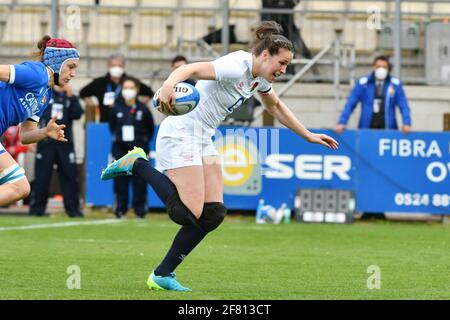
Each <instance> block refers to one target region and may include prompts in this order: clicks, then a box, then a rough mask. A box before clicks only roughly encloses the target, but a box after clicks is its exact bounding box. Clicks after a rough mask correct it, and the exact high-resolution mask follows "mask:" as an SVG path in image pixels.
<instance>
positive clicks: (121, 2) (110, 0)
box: [100, 0, 137, 7]
mask: <svg viewBox="0 0 450 320" xmlns="http://www.w3.org/2000/svg"><path fill="white" fill-rule="evenodd" d="M136 1H137V0H101V1H100V6H112V7H115V6H118V7H134V6H136Z"/></svg>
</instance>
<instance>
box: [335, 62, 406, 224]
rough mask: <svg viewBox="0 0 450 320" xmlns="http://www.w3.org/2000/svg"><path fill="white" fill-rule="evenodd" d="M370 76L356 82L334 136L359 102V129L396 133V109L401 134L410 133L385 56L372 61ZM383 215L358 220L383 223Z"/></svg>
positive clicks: (400, 94)
mask: <svg viewBox="0 0 450 320" xmlns="http://www.w3.org/2000/svg"><path fill="white" fill-rule="evenodd" d="M372 66H373V70H372V73H371V74H370V75H368V76H366V77H362V78H360V79H359V80H358V81H357V82H356V84H355V87H354V88H353V90H352V92H351V94H350V97H349V98H348V100H347V103H346V104H345V107H344V110H343V111H342V114H341V116H340V118H339V121H338V124H337V126H336V131H337V133H339V134H340V133H342V131H343V130H344V129H345V127H346V125H347V122H348V119H349V118H350V115H351V113H352V112H353V110H354V109H355V107H356V105H357V104H358V103H359V102H361V117H360V119H359V125H358V128H360V129H377V130H380V129H391V130H397V129H398V126H397V119H396V112H395V107H398V108H399V109H400V112H401V114H402V118H403V125H402V128H401V130H402V131H403V132H404V133H408V132H410V131H411V116H410V110H409V105H408V100H407V99H406V95H405V92H404V91H403V87H402V84H401V82H400V80H399V79H397V78H395V77H393V76H391V75H390V71H391V64H390V62H389V59H388V58H387V57H386V56H378V57H376V58H375V59H374V61H373V64H372ZM385 218H386V216H385V214H384V213H383V212H364V213H363V214H362V217H361V219H362V220H371V219H385Z"/></svg>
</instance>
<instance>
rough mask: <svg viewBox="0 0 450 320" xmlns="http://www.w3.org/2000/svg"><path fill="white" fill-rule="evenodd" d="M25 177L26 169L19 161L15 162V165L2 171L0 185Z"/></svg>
mask: <svg viewBox="0 0 450 320" xmlns="http://www.w3.org/2000/svg"><path fill="white" fill-rule="evenodd" d="M23 178H25V170H24V169H23V168H21V167H20V166H19V165H18V164H17V163H14V164H13V165H11V166H9V167H8V168H6V169H5V170H3V171H1V172H0V185H2V184H6V183H14V182H16V181H19V180H20V179H23Z"/></svg>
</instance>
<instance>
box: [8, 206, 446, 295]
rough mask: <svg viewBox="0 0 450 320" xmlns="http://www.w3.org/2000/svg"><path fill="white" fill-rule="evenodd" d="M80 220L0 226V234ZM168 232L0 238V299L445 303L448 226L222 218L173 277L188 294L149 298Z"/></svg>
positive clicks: (139, 224)
mask: <svg viewBox="0 0 450 320" xmlns="http://www.w3.org/2000/svg"><path fill="white" fill-rule="evenodd" d="M95 219H98V217H96V218H95ZM89 220H93V218H89V219H88V218H86V219H78V220H69V219H68V218H64V217H62V216H59V217H56V218H55V217H51V218H31V217H18V216H16V217H14V216H7V217H6V216H0V228H1V227H11V226H25V225H33V224H38V223H59V222H65V221H89ZM177 230H178V226H177V225H175V224H174V223H173V222H171V221H170V220H168V219H167V218H166V216H165V215H154V214H152V215H150V217H149V218H147V219H145V220H143V221H138V220H134V219H126V220H124V221H121V222H119V223H113V224H104V225H90V226H87V225H86V226H71V227H63V228H44V229H32V230H0V243H1V246H0V270H1V271H0V299H450V255H449V252H450V250H449V244H450V226H448V225H441V224H439V223H404V222H402V223H400V222H381V223H380V222H378V223H374V222H371V223H361V222H357V223H355V224H353V225H325V224H298V223H292V224H290V225H256V224H255V223H254V221H253V219H251V218H249V217H228V218H227V219H226V221H225V223H224V224H223V225H222V226H221V227H220V228H219V229H218V230H216V231H215V232H213V233H211V234H210V235H208V237H207V238H205V240H204V241H203V242H202V243H201V244H200V245H199V246H198V247H197V248H196V249H195V250H194V251H193V252H192V253H191V255H189V256H188V257H187V258H186V260H185V261H184V262H183V264H182V265H181V266H180V267H179V268H178V269H177V277H178V279H179V281H180V282H181V283H182V284H183V285H185V286H188V287H190V288H192V289H193V291H192V292H190V293H176V292H153V291H149V290H148V289H147V288H146V279H147V277H148V275H149V273H150V272H151V271H152V268H154V267H155V266H156V265H157V264H158V263H159V262H160V260H161V259H162V258H163V256H164V254H165V252H166V250H167V249H168V247H169V245H170V243H171V241H172V238H173V236H174V234H175V233H176V231H177ZM71 265H77V266H79V267H80V268H81V289H80V290H69V289H67V286H66V280H67V278H68V277H69V274H67V273H66V270H67V268H68V267H69V266H71ZM370 265H377V266H378V267H379V268H380V270H381V289H379V290H369V289H368V288H367V285H366V283H367V279H368V278H369V276H370V275H371V274H369V273H367V268H368V267H369V266H370Z"/></svg>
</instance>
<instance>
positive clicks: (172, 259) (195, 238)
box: [155, 225, 207, 277]
mask: <svg viewBox="0 0 450 320" xmlns="http://www.w3.org/2000/svg"><path fill="white" fill-rule="evenodd" d="M206 234H207V232H206V231H203V230H202V229H200V228H199V227H197V226H195V225H188V226H182V227H181V229H180V230H179V231H178V233H177V235H176V236H175V239H174V240H173V242H172V246H171V247H170V249H169V251H168V252H167V254H166V256H165V257H164V259H163V261H162V262H161V264H160V265H159V266H158V267H157V268H156V269H155V275H157V276H163V277H164V276H168V275H169V274H170V273H171V272H173V271H174V270H175V269H176V268H177V267H178V265H179V264H180V263H181V262H183V260H184V258H185V257H186V256H187V255H188V254H189V253H190V252H191V251H192V250H193V249H194V248H195V247H196V246H197V245H198V244H199V243H200V242H201V241H202V240H203V238H204V237H205V236H206Z"/></svg>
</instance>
